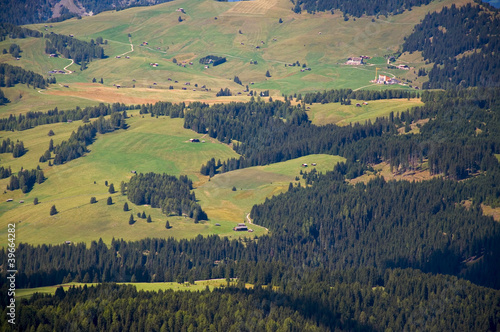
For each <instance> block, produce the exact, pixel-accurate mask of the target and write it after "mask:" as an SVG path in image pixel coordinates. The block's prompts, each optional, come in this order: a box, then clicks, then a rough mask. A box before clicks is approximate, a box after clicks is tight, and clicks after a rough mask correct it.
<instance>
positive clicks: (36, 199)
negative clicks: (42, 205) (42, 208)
mask: <svg viewBox="0 0 500 332" xmlns="http://www.w3.org/2000/svg"><path fill="white" fill-rule="evenodd" d="M33 205H38V197H35V199H34V200H33Z"/></svg>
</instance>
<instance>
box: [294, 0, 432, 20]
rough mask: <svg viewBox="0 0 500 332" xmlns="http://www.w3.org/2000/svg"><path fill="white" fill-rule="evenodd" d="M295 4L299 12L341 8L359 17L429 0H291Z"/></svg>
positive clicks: (425, 2)
mask: <svg viewBox="0 0 500 332" xmlns="http://www.w3.org/2000/svg"><path fill="white" fill-rule="evenodd" d="M291 1H292V3H293V4H294V5H295V6H294V7H293V11H294V12H296V13H300V12H301V11H302V10H304V11H307V12H308V13H314V12H325V11H331V12H332V13H333V10H334V9H335V10H341V11H342V12H343V13H344V15H351V16H354V17H361V16H362V15H370V16H375V15H377V16H378V15H385V16H387V15H389V14H393V15H397V14H400V13H402V12H404V11H405V10H411V9H412V7H415V6H421V5H428V4H429V3H430V0H395V1H382V0H376V1H368V0H356V1H346V0H330V1H317V0H291Z"/></svg>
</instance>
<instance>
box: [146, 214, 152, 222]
mask: <svg viewBox="0 0 500 332" xmlns="http://www.w3.org/2000/svg"><path fill="white" fill-rule="evenodd" d="M146 222H148V223H150V222H153V220H152V219H151V215H148V220H146Z"/></svg>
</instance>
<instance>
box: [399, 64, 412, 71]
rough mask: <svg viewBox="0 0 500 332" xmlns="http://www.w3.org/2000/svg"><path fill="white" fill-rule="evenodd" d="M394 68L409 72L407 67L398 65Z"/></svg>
mask: <svg viewBox="0 0 500 332" xmlns="http://www.w3.org/2000/svg"><path fill="white" fill-rule="evenodd" d="M396 68H398V69H403V70H410V67H408V66H407V65H398V66H397V67H396Z"/></svg>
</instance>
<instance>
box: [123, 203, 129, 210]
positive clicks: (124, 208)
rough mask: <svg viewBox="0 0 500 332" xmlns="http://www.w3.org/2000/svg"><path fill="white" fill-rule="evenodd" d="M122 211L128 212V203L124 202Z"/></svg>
mask: <svg viewBox="0 0 500 332" xmlns="http://www.w3.org/2000/svg"><path fill="white" fill-rule="evenodd" d="M123 211H125V212H126V211H128V203H127V202H125V204H123Z"/></svg>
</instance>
